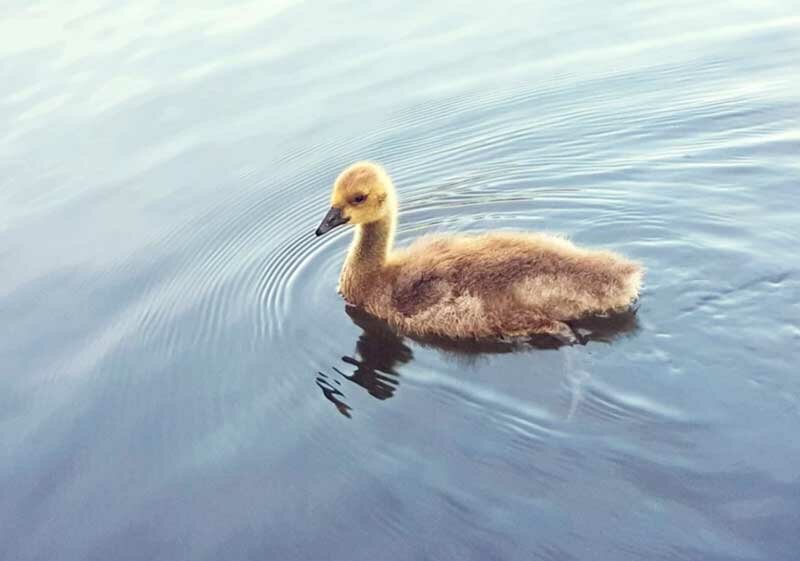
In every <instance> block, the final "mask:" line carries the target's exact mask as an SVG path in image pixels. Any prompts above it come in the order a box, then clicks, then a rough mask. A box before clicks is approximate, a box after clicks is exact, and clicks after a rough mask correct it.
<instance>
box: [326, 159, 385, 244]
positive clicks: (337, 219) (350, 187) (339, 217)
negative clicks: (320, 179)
mask: <svg viewBox="0 0 800 561" xmlns="http://www.w3.org/2000/svg"><path fill="white" fill-rule="evenodd" d="M395 206H396V202H395V195H394V187H392V181H391V179H389V176H388V175H387V174H386V172H385V171H384V169H383V168H382V167H380V166H379V165H377V164H373V163H371V162H357V163H355V164H353V165H352V166H350V167H348V168H347V169H346V170H344V171H343V172H342V173H341V174H339V177H337V178H336V182H335V183H334V184H333V192H332V193H331V208H330V210H329V211H328V214H326V215H325V218H323V219H322V223H321V224H320V225H319V228H317V235H318V236H321V235H322V234H324V233H326V232H328V231H330V230H332V229H333V228H335V227H337V226H340V225H342V224H348V223H349V224H369V223H371V222H378V221H380V220H385V219H391V218H392V217H393V213H394V212H395Z"/></svg>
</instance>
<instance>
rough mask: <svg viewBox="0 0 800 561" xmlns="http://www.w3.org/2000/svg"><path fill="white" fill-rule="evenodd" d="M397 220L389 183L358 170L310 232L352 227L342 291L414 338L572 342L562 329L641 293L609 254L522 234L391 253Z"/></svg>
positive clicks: (429, 242) (637, 272)
mask: <svg viewBox="0 0 800 561" xmlns="http://www.w3.org/2000/svg"><path fill="white" fill-rule="evenodd" d="M396 222H397V197H396V195H395V190H394V187H393V186H392V181H391V179H389V176H388V175H387V173H386V172H385V171H384V169H383V168H381V167H380V166H378V165H376V164H374V163H371V162H358V163H355V164H353V165H352V166H350V167H348V168H347V169H345V170H344V171H343V172H342V173H341V174H340V175H339V177H338V178H337V179H336V183H335V184H334V186H333V193H332V195H331V208H330V210H329V211H328V214H327V215H326V216H325V218H324V219H323V220H322V223H321V224H320V225H319V228H317V232H316V234H317V236H321V235H322V234H324V233H326V232H328V231H330V230H331V229H333V228H335V227H337V226H340V225H342V224H354V225H355V226H356V231H355V236H354V239H353V243H352V245H351V246H350V250H349V252H348V254H347V258H346V260H345V263H344V267H343V268H342V273H341V276H340V278H339V292H340V293H341V294H342V296H344V298H345V299H346V300H347V301H348V302H349V303H350V304H352V305H355V306H358V307H360V308H363V309H365V310H366V311H367V312H369V313H371V314H373V315H375V316H377V317H379V318H382V319H384V320H386V321H388V322H389V323H390V324H392V325H393V326H395V327H396V328H398V329H400V330H401V331H403V332H406V333H408V334H409V335H412V336H413V335H417V336H421V337H424V336H441V337H448V338H456V339H464V338H474V339H493V338H523V337H526V336H532V335H536V334H546V335H552V336H555V337H557V338H559V339H561V340H565V341H569V342H574V341H575V334H574V333H573V331H572V329H571V328H570V327H569V325H568V324H567V323H566V322H568V321H570V320H574V319H578V318H581V317H585V316H588V315H592V314H598V313H604V312H613V311H621V310H625V309H627V308H628V307H629V306H631V304H632V303H633V302H634V300H635V299H636V298H637V295H638V293H639V285H640V283H641V278H642V269H641V267H640V266H639V265H638V264H637V263H634V262H632V261H629V260H627V259H625V258H623V257H621V256H619V255H617V254H615V253H612V252H610V251H602V250H587V249H581V248H578V247H576V246H575V245H573V244H572V243H570V242H569V241H567V240H564V239H561V238H557V237H553V236H548V235H544V234H535V233H523V232H519V233H511V232H492V233H486V234H480V235H469V236H468V235H458V236H438V235H437V236H425V237H422V238H420V239H418V240H417V241H415V242H414V243H412V244H411V246H409V247H407V248H404V249H399V250H394V251H393V250H392V242H393V240H394V232H395V224H396Z"/></svg>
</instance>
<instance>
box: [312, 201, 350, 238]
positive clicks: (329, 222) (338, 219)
mask: <svg viewBox="0 0 800 561" xmlns="http://www.w3.org/2000/svg"><path fill="white" fill-rule="evenodd" d="M349 220H350V219H349V218H345V217H344V216H342V209H340V208H336V207H335V206H332V207H331V209H330V210H329V211H328V214H326V215H325V218H323V219H322V223H321V224H320V225H319V228H317V235H318V236H321V235H322V234H325V233H326V232H330V231H331V230H333V229H334V228H336V227H337V226H341V225H342V224H345V223H347V222H348V221H349Z"/></svg>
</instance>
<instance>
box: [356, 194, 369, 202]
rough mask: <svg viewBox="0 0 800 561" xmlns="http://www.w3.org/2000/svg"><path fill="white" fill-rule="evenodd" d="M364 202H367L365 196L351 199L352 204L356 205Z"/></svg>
mask: <svg viewBox="0 0 800 561" xmlns="http://www.w3.org/2000/svg"><path fill="white" fill-rule="evenodd" d="M366 200H367V196H366V195H356V196H355V197H354V198H353V202H354V203H356V204H358V203H363V202H364V201H366Z"/></svg>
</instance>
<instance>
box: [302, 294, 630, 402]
mask: <svg viewBox="0 0 800 561" xmlns="http://www.w3.org/2000/svg"><path fill="white" fill-rule="evenodd" d="M345 311H346V312H347V315H348V316H350V319H352V320H353V323H355V324H356V325H357V326H358V327H360V328H361V330H362V332H361V335H359V337H358V340H357V341H356V344H355V352H354V354H353V355H352V356H347V355H345V356H343V357H342V358H341V361H342V363H343V364H339V365H333V366H332V367H331V369H332V370H333V372H334V373H335V375H328V374H325V373H324V372H317V378H316V382H317V386H319V388H320V389H321V390H322V394H323V395H324V396H325V398H326V399H327V400H328V401H330V402H331V403H333V404H334V406H336V409H337V410H338V411H339V413H341V414H342V415H344V416H345V417H350V416H351V411H352V407H350V406H349V405H348V404H347V403H346V401H345V394H344V392H343V390H342V382H341V380H340V379H342V378H343V379H345V380H348V381H350V382H352V383H354V384H357V385H359V386H361V387H362V388H364V389H365V390H366V391H367V392H368V393H369V394H370V395H371V396H372V397H374V398H376V399H380V400H385V399H389V398H390V397H392V396H394V393H395V391H397V387H398V386H399V384H400V373H399V372H398V371H397V368H398V367H399V366H400V365H403V364H406V363H408V362H410V361H411V360H412V359H413V358H414V354H413V352H412V350H411V347H409V346H408V345H407V344H406V339H409V340H411V341H414V342H415V343H416V344H418V345H421V346H424V347H428V348H433V349H436V350H438V351H439V352H441V353H443V354H444V355H445V356H448V357H450V358H452V359H453V360H461V361H467V362H471V361H472V360H473V359H474V358H475V357H477V356H478V355H485V354H503V353H514V352H529V351H532V350H537V349H538V350H542V349H558V348H559V347H562V346H564V344H565V343H564V342H562V341H560V340H558V339H555V338H553V337H549V336H536V337H531V338H528V339H525V340H517V341H512V342H506V341H494V340H484V341H480V340H478V341H476V340H471V339H470V340H454V339H447V338H443V337H426V338H419V337H411V336H408V335H403V334H401V333H399V332H398V331H397V330H396V329H394V328H392V327H391V326H390V325H389V324H388V323H386V322H385V321H383V320H382V319H379V318H376V317H375V316H372V315H370V314H368V313H367V312H365V311H363V310H361V309H359V308H356V307H354V306H346V307H345ZM570 326H571V327H572V329H573V331H574V332H575V334H576V335H577V336H578V339H579V343H578V344H581V345H585V344H587V343H589V342H592V341H597V342H604V343H610V342H611V341H613V340H614V339H617V338H619V337H622V336H628V335H631V334H633V333H635V332H636V331H637V330H638V328H639V325H638V320H637V317H636V309H631V310H629V311H626V312H621V313H617V314H613V315H607V316H596V317H590V318H585V319H581V320H576V321H573V322H570ZM344 370H347V371H349V372H350V373H349V374H348V373H346V372H345V371H344Z"/></svg>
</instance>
